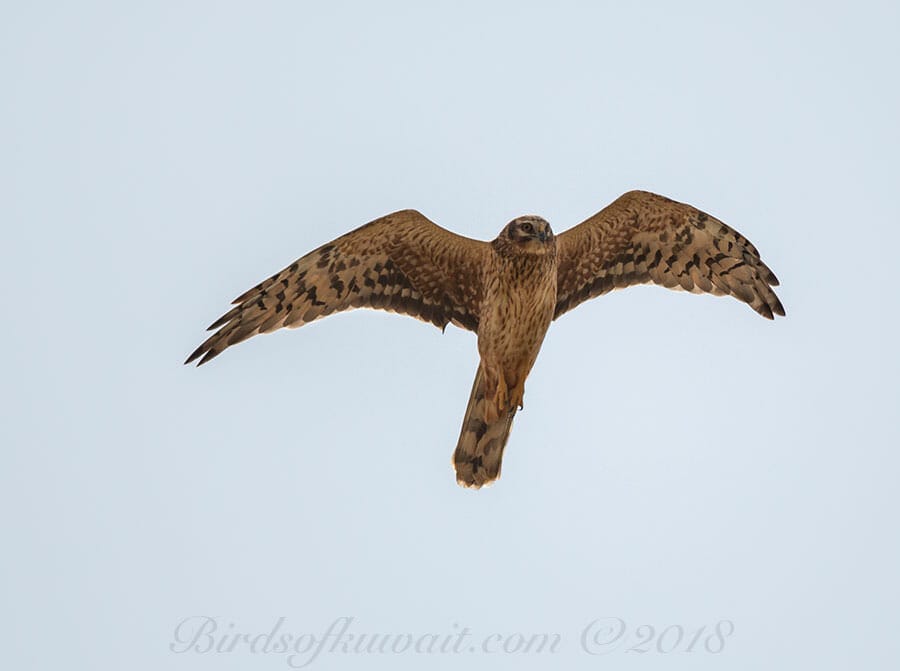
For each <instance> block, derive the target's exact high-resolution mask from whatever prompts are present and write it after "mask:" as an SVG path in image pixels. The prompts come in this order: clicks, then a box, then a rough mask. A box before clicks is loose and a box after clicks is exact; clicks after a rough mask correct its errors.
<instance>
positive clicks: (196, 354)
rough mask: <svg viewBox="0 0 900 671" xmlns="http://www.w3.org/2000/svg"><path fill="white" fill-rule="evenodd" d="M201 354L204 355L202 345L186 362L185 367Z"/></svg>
mask: <svg viewBox="0 0 900 671" xmlns="http://www.w3.org/2000/svg"><path fill="white" fill-rule="evenodd" d="M201 354H203V345H200V347H198V348H197V349H195V350H194V351H193V352H191V354H190V356H188V358H187V359H185V360H184V364H183V365H185V366H187V365H188V364H189V363H192V362H193V361H194V360H195V359H196V358H197V357H198V356H200V355H201Z"/></svg>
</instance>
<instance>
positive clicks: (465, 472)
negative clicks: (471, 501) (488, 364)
mask: <svg viewBox="0 0 900 671" xmlns="http://www.w3.org/2000/svg"><path fill="white" fill-rule="evenodd" d="M484 387H485V385H484V369H483V368H482V367H481V366H480V365H479V366H478V373H476V375H475V382H474V383H473V384H472V394H471V395H470V396H469V405H468V407H467V408H466V416H465V418H464V419H463V424H462V430H461V431H460V433H459V442H458V443H457V445H456V452H454V453H453V465H454V467H455V468H456V481H457V482H458V483H459V484H460V485H462V486H463V487H472V488H474V489H479V488H480V487H481V486H482V485H486V484H490V483H491V482H493V481H494V480H496V479H497V478H499V477H500V462H501V461H502V460H503V448H504V447H506V439H507V438H509V431H510V429H512V422H513V417H515V416H516V410H517V408H516V407H515V406H513V407H512V408H511V409H510V410H507V411H506V413H505V414H504V415H503V416H501V417H500V418H499V419H497V420H496V421H494V422H491V423H488V422H487V421H486V420H485V410H486V405H487V400H486V398H485V388H484Z"/></svg>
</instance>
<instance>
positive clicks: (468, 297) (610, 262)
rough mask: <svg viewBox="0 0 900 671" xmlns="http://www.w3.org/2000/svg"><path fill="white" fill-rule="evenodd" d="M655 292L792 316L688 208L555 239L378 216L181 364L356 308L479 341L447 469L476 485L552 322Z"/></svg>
mask: <svg viewBox="0 0 900 671" xmlns="http://www.w3.org/2000/svg"><path fill="white" fill-rule="evenodd" d="M647 283H653V284H658V285H661V286H664V287H667V288H669V289H679V290H685V291H690V292H693V293H711V294H716V295H728V296H734V297H735V298H737V299H738V300H740V301H743V302H745V303H747V304H749V305H750V307H751V308H753V309H754V310H755V311H756V312H758V313H759V314H760V315H762V316H763V317H765V318H767V319H773V318H774V317H773V316H774V315H781V316H783V315H784V308H783V307H782V305H781V301H779V300H778V297H777V296H776V295H775V292H774V291H773V290H772V287H773V286H778V280H777V278H776V277H775V275H774V273H773V272H772V271H771V270H770V269H769V268H768V266H766V264H765V263H763V262H762V260H761V259H760V256H759V252H758V251H757V250H756V247H754V246H753V245H752V244H751V243H750V241H749V240H747V238H745V237H744V236H742V235H741V234H740V233H738V232H737V231H735V230H734V229H733V228H730V227H729V226H727V225H725V224H724V223H722V222H721V221H719V220H718V219H716V218H714V217H712V216H710V215H708V214H706V213H704V212H701V211H700V210H698V209H696V208H694V207H692V206H690V205H686V204H684V203H679V202H676V201H674V200H670V199H668V198H665V197H663V196H659V195H656V194H653V193H648V192H646V191H630V192H628V193H626V194H624V195H623V196H621V197H619V198H618V199H617V200H615V201H614V202H613V203H612V204H610V205H609V206H607V207H606V208H604V209H603V210H601V211H600V212H598V213H597V214H595V215H594V216H592V217H590V218H589V219H587V220H586V221H584V222H582V223H581V224H579V225H578V226H575V227H574V228H572V229H569V230H568V231H565V232H564V233H561V234H559V235H554V233H553V231H552V230H551V229H550V224H548V223H547V222H546V221H545V220H544V219H542V218H540V217H537V216H524V217H519V218H517V219H514V220H513V221H511V222H510V223H509V224H507V225H506V226H505V227H504V228H503V230H502V231H501V232H500V234H499V235H498V236H497V238H496V239H495V240H493V241H491V242H483V241H480V240H472V239H469V238H466V237H462V236H460V235H457V234H455V233H451V232H450V231H447V230H445V229H443V228H441V227H440V226H438V225H437V224H435V223H434V222H432V221H430V220H429V219H428V218H426V217H425V216H424V215H422V214H420V213H419V212H416V211H415V210H402V211H400V212H395V213H393V214H389V215H387V216H384V217H381V218H380V219H376V220H375V221H372V222H370V223H368V224H366V225H365V226H362V227H361V228H358V229H356V230H354V231H351V232H350V233H347V234H346V235H342V236H341V237H339V238H337V239H336V240H333V241H332V242H329V243H328V244H326V245H323V246H321V247H319V248H318V249H315V250H313V251H311V252H310V253H309V254H306V255H305V256H303V257H301V258H300V259H298V260H297V261H294V263H292V264H291V265H289V266H288V267H287V268H285V269H284V270H281V271H280V272H277V273H275V274H274V275H272V276H271V277H270V278H268V279H267V280H264V281H263V282H261V283H260V284H258V285H256V286H255V287H253V288H252V289H250V290H249V291H246V292H244V293H243V294H241V295H240V296H238V297H237V298H236V299H235V300H234V302H233V304H234V307H233V308H231V310H229V311H228V312H226V313H225V314H224V315H222V317H220V318H219V319H217V320H216V321H215V322H214V323H213V324H212V325H211V326H210V327H209V329H208V330H215V333H213V334H212V335H211V336H210V337H209V338H208V339H207V340H206V341H205V342H204V343H203V344H202V345H200V346H199V347H198V348H197V349H196V350H194V352H193V353H192V354H191V355H190V356H189V357H188V358H187V361H185V363H191V362H192V361H196V360H197V359H199V363H198V365H200V364H203V363H206V362H207V361H209V360H210V359H212V358H214V357H216V356H218V355H219V354H221V353H222V352H223V351H224V350H225V349H226V348H228V347H230V346H231V345H235V344H237V343H239V342H242V341H244V340H246V339H247V338H250V337H251V336H254V335H256V334H257V333H269V332H271V331H274V330H276V329H280V328H283V327H287V328H296V327H298V326H302V325H304V324H308V323H309V322H312V321H315V320H316V319H320V318H321V317H325V316H327V315H330V314H332V313H333V312H340V311H343V310H349V309H352V308H362V307H365V308H378V309H382V310H388V311H390V312H397V313H400V314H406V315H410V316H412V317H416V318H418V319H420V320H422V321H425V322H430V323H432V324H434V325H435V326H437V327H439V328H441V329H442V330H443V329H445V328H446V326H447V324H454V325H455V326H458V327H460V328H463V329H467V330H469V331H473V332H474V333H476V334H477V336H478V352H479V354H480V357H481V361H480V363H479V366H478V370H477V372H476V374H475V382H474V384H473V385H472V392H471V394H470V396H469V403H468V406H467V408H466V413H465V417H464V419H463V424H462V430H461V431H460V435H459V440H458V442H457V445H456V450H455V452H454V454H453V463H454V466H455V469H456V479H457V481H458V482H459V484H461V485H463V486H465V487H474V488H479V487H481V486H482V485H485V484H488V483H490V482H493V481H494V480H496V479H497V478H498V477H499V476H500V465H501V460H502V458H503V450H504V447H505V446H506V441H507V438H508V437H509V432H510V429H511V428H512V422H513V418H514V417H515V415H516V411H517V410H519V409H521V408H522V407H523V396H524V390H525V379H526V378H527V377H528V374H529V372H530V371H531V368H532V366H533V365H534V362H535V359H536V357H537V355H538V351H539V350H540V348H541V343H542V342H543V340H544V335H545V334H546V332H547V328H548V327H549V326H550V322H552V321H553V320H554V319H556V318H558V317H559V316H560V315H562V314H564V313H566V312H568V311H569V310H571V309H572V308H574V307H575V306H576V305H579V304H580V303H582V302H584V301H586V300H588V299H589V298H593V297H595V296H599V295H601V294H604V293H607V292H608V291H611V290H613V289H619V288H623V287H628V286H631V285H635V284H647Z"/></svg>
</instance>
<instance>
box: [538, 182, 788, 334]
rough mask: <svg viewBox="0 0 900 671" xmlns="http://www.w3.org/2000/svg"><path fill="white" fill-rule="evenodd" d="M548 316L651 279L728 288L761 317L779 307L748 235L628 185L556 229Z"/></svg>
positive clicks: (677, 285) (718, 290) (773, 281)
mask: <svg viewBox="0 0 900 671" xmlns="http://www.w3.org/2000/svg"><path fill="white" fill-rule="evenodd" d="M557 248H558V250H559V251H558V254H559V271H558V276H557V301H556V312H555V314H554V319H555V318H557V317H559V316H560V315H561V314H563V313H565V312H567V311H569V310H571V309H572V308H574V307H575V306H576V305H578V304H580V303H582V302H584V301H586V300H588V299H589V298H593V297H594V296H599V295H601V294H604V293H606V292H608V291H611V290H613V289H618V288H620V287H627V286H631V285H634V284H646V283H650V282H652V283H654V284H659V285H662V286H664V287H668V288H670V289H682V290H686V291H691V292H694V293H702V292H706V293H711V294H718V295H723V294H725V295H729V296H734V297H735V298H737V299H738V300H741V301H743V302H745V303H747V304H749V305H750V307H751V308H753V309H754V310H756V311H757V312H758V313H759V314H761V315H762V316H763V317H766V318H767V319H773V315H782V316H783V315H784V307H782V305H781V301H779V300H778V296H776V295H775V292H774V291H772V287H773V286H778V279H777V278H776V277H775V274H774V273H773V272H772V271H771V270H770V269H769V267H768V266H767V265H766V264H765V263H763V262H762V259H760V257H759V252H758V251H757V249H756V247H754V246H753V245H752V244H751V243H750V241H749V240H747V238H745V237H744V236H743V235H741V234H740V233H738V232H737V231H736V230H734V229H733V228H731V227H729V226H727V225H725V224H723V223H722V222H721V221H719V220H718V219H715V218H714V217H711V216H709V215H708V214H706V213H705V212H701V211H700V210H698V209H696V208H694V207H691V206H690V205H685V204H684V203H678V202H675V201H674V200H670V199H668V198H665V197H663V196H658V195H656V194H653V193H648V192H646V191H630V192H628V193H626V194H625V195H623V196H621V197H619V198H618V199H617V200H615V201H614V202H613V203H612V204H610V205H609V206H608V207H606V208H604V209H603V210H601V211H600V212H598V213H597V214H595V215H594V216H593V217H591V218H590V219H588V220H586V221H584V222H582V223H581V224H579V225H578V226H575V227H574V228H571V229H569V230H568V231H565V232H564V233H562V234H561V235H559V236H557Z"/></svg>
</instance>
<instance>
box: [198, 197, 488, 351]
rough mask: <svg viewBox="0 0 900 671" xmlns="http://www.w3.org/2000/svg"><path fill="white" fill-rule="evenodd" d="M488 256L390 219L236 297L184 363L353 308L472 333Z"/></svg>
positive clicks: (415, 222)
mask: <svg viewBox="0 0 900 671" xmlns="http://www.w3.org/2000/svg"><path fill="white" fill-rule="evenodd" d="M489 255H490V245H489V244H488V243H486V242H481V241H478V240H472V239H470V238H465V237H462V236H460V235H456V234H455V233H451V232H450V231H447V230H445V229H443V228H441V227H440V226H438V225H437V224H435V223H433V222H432V221H430V220H429V219H428V218H426V217H425V216H424V215H422V214H420V213H419V212H416V211H415V210H403V211H400V212H395V213H393V214H389V215H387V216H385V217H382V218H380V219H376V220H375V221H373V222H370V223H368V224H366V225H365V226H362V227H361V228H358V229H356V230H355V231H351V232H350V233H347V234H346V235H342V236H341V237H339V238H338V239H336V240H334V241H332V242H329V243H328V244H326V245H323V246H321V247H319V248H318V249H316V250H313V251H312V252H310V253H309V254H307V255H306V256H304V257H302V258H300V259H298V260H297V261H295V262H294V263H292V264H291V265H290V266H288V267H287V268H285V269H284V270H282V271H281V272H278V273H275V274H274V275H272V276H271V277H270V278H269V279H267V280H265V281H263V282H261V283H260V284H258V285H256V286H255V287H253V288H252V289H250V290H249V291H247V292H245V293H243V294H241V295H240V296H238V297H237V298H236V299H235V300H234V301H233V302H234V305H235V307H233V308H232V309H231V310H230V311H228V312H227V313H225V314H224V315H222V317H220V318H219V319H218V320H216V321H215V322H214V323H213V324H212V325H211V326H210V327H209V329H208V330H213V329H218V330H217V331H216V332H215V333H214V334H213V335H212V336H210V337H209V338H208V339H207V340H206V341H205V342H204V343H203V344H202V345H200V347H198V348H197V349H196V350H194V352H193V353H192V354H191V355H190V356H189V357H188V358H187V361H185V363H191V362H192V361H194V360H196V359H200V362H199V363H200V364H203V363H205V362H207V361H209V360H210V359H212V358H213V357H215V356H217V355H218V354H221V353H222V351H224V350H225V349H226V348H227V347H230V346H231V345H235V344H237V343H239V342H241V341H243V340H246V339H247V338H250V337H251V336H254V335H256V334H257V333H269V332H271V331H275V330H276V329H279V328H282V327H287V328H296V327H298V326H302V325H303V324H307V323H309V322H311V321H313V320H316V319H319V318H320V317H324V316H326V315H329V314H331V313H333V312H340V311H342V310H349V309H351V308H360V307H366V308H380V309H383V310H389V311H391V312H399V313H402V314H407V315H411V316H413V317H416V318H417V319H421V320H422V321H426V322H430V323H432V324H434V325H435V326H438V327H439V328H442V329H443V328H445V327H446V326H447V324H448V323H453V324H456V325H457V326H460V327H461V328H465V329H469V330H471V331H475V330H477V328H478V319H479V310H480V306H481V298H482V295H483V287H482V273H483V269H484V268H485V266H486V264H487V260H488V258H489ZM198 365H199V364H198Z"/></svg>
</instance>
